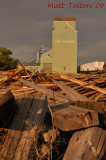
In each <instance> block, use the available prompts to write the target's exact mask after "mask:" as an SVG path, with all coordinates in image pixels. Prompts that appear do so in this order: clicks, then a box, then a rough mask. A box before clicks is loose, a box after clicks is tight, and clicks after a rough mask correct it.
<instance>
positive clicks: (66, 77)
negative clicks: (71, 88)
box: [60, 74, 106, 94]
mask: <svg viewBox="0 0 106 160" xmlns="http://www.w3.org/2000/svg"><path fill="white" fill-rule="evenodd" d="M60 77H61V78H63V79H66V80H69V81H72V82H75V83H77V84H79V85H81V86H83V87H85V88H90V89H93V90H96V91H98V92H101V93H103V94H106V90H105V89H102V88H99V87H97V86H94V85H89V84H88V83H87V82H82V81H80V80H78V79H75V78H72V77H70V76H67V75H64V74H61V75H60Z"/></svg>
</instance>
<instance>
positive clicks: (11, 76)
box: [1, 68, 24, 84]
mask: <svg viewBox="0 0 106 160" xmlns="http://www.w3.org/2000/svg"><path fill="white" fill-rule="evenodd" d="M23 70H24V69H23V68H21V69H19V70H17V71H16V72H14V73H12V74H11V75H10V76H9V77H8V78H7V79H6V80H4V81H3V82H2V83H1V84H3V83H5V82H7V81H9V80H11V79H12V78H13V77H14V76H16V75H17V74H18V73H20V72H22V71H23Z"/></svg>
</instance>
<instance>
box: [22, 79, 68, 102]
mask: <svg viewBox="0 0 106 160" xmlns="http://www.w3.org/2000/svg"><path fill="white" fill-rule="evenodd" d="M20 81H21V82H22V83H24V84H25V85H26V86H29V87H31V88H34V89H35V90H36V91H39V92H41V93H43V94H44V95H47V96H49V97H51V98H53V99H54V100H57V101H59V102H62V103H68V102H69V98H67V97H66V96H64V95H62V94H60V93H57V92H54V91H52V90H50V89H47V88H44V87H41V86H39V85H37V84H34V83H32V82H29V81H26V80H23V79H20Z"/></svg>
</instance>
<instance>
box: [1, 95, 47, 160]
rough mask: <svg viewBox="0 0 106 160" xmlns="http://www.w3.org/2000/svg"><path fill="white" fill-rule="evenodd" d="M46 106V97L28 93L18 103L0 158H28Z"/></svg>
mask: <svg viewBox="0 0 106 160" xmlns="http://www.w3.org/2000/svg"><path fill="white" fill-rule="evenodd" d="M47 108H48V103H47V97H46V96H43V95H42V96H41V95H36V96H33V95H28V96H26V97H24V98H23V99H22V101H21V103H20V110H19V112H17V114H16V116H15V118H14V120H13V122H12V125H11V127H10V129H9V132H8V135H7V138H6V140H5V143H4V145H3V147H2V150H1V152H0V159H8V160H11V159H13V160H23V159H24V160H28V159H29V158H28V156H29V153H30V149H31V147H32V144H33V142H34V139H35V137H36V136H37V134H38V132H39V127H40V126H42V124H43V120H44V117H45V114H46V111H47Z"/></svg>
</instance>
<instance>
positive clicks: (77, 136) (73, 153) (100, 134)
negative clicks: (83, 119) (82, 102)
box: [63, 127, 106, 160]
mask: <svg viewBox="0 0 106 160" xmlns="http://www.w3.org/2000/svg"><path fill="white" fill-rule="evenodd" d="M105 150H106V131H105V130H103V129H101V128H98V127H93V128H89V129H86V130H83V131H78V132H76V133H74V134H73V136H72V137H71V139H70V141H69V145H68V147H67V149H66V152H65V154H64V157H63V160H70V159H71V160H101V158H102V156H103V154H104V153H105Z"/></svg>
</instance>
